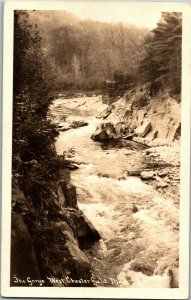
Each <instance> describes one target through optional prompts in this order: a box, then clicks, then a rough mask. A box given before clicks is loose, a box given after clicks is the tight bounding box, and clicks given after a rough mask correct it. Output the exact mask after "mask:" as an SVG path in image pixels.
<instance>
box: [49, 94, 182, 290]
mask: <svg viewBox="0 0 191 300" xmlns="http://www.w3.org/2000/svg"><path fill="white" fill-rule="evenodd" d="M79 101H81V100H80V99H79ZM72 102H73V104H74V102H75V103H78V99H75V100H73V99H70V102H69V100H65V99H58V100H56V101H55V103H54V105H53V106H52V108H51V110H52V112H53V114H54V116H56V117H57V118H58V119H59V120H61V119H62V118H61V117H63V115H64V114H65V116H66V117H67V116H68V117H69V118H71V119H72V120H74V119H83V120H85V121H86V122H88V124H89V125H88V126H85V127H80V128H77V129H70V130H68V131H65V132H60V135H59V137H58V139H57V143H56V149H57V152H58V154H62V153H63V151H68V150H69V151H70V150H71V148H73V150H74V152H73V157H72V160H74V161H76V162H78V163H80V164H79V166H80V168H79V169H78V170H75V171H72V172H71V178H72V182H73V184H74V185H75V186H76V187H77V194H78V203H79V207H80V209H81V210H82V211H84V213H85V215H86V216H87V217H88V218H89V219H90V220H91V222H92V223H93V225H94V226H95V228H96V229H97V230H98V231H99V233H100V235H101V237H102V239H101V241H100V242H99V243H97V244H95V245H94V246H93V247H92V249H87V250H85V251H86V254H87V256H88V257H89V259H90V261H91V266H92V270H93V273H94V276H95V278H96V279H97V285H98V286H110V287H112V286H117V287H169V275H168V268H169V267H172V266H173V265H176V264H177V260H178V234H177V231H176V228H175V224H177V221H178V209H177V208H176V207H175V206H174V204H173V202H172V201H171V200H170V199H165V198H163V197H162V196H161V195H159V194H158V193H157V191H155V190H154V188H153V187H152V186H150V185H147V184H145V183H144V182H143V181H142V180H141V179H140V178H139V177H135V176H133V177H132V176H129V177H127V176H124V174H125V172H126V171H127V170H128V168H129V165H130V164H131V166H132V165H134V164H135V165H139V164H140V163H141V155H140V152H141V151H138V150H132V148H127V147H122V148H120V149H119V148H118V147H115V146H112V147H105V148H103V147H101V145H100V143H98V142H94V141H92V140H91V138H90V137H91V135H92V133H93V132H94V131H95V129H96V127H97V125H98V124H99V123H100V122H102V120H101V119H99V118H96V116H95V114H93V113H90V111H89V110H84V111H82V110H80V108H79V110H78V109H74V107H73V106H72ZM78 106H79V105H78ZM76 107H77V106H76ZM104 149H105V150H104ZM70 152H71V151H70Z"/></svg>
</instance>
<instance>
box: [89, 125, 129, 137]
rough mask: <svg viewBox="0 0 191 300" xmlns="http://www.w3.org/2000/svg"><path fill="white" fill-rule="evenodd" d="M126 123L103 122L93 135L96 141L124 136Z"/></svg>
mask: <svg viewBox="0 0 191 300" xmlns="http://www.w3.org/2000/svg"><path fill="white" fill-rule="evenodd" d="M123 131H124V125H123V123H122V122H118V123H116V124H113V123H112V122H106V123H102V124H101V125H100V126H98V127H97V129H96V132H95V133H94V134H93V135H92V136H91V138H92V139H93V140H95V141H101V140H109V139H118V138H120V137H121V136H122V134H123Z"/></svg>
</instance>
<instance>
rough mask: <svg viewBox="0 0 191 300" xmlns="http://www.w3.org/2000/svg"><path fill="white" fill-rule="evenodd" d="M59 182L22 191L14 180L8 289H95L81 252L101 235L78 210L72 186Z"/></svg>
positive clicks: (67, 180) (68, 181) (34, 185)
mask: <svg viewBox="0 0 191 300" xmlns="http://www.w3.org/2000/svg"><path fill="white" fill-rule="evenodd" d="M64 178H65V179H61V180H59V181H52V182H49V183H48V182H44V183H43V182H38V184H37V182H36V183H35V182H32V181H30V182H28V187H27V188H25V189H23V190H24V192H23V191H22V190H21V188H20V187H19V182H18V180H17V179H15V178H14V179H13V186H12V191H13V192H12V226H11V233H12V239H11V279H10V283H11V286H93V285H94V284H93V282H92V281H91V280H90V278H91V267H90V262H89V260H88V258H87V257H86V255H85V254H84V252H83V249H84V248H88V247H89V246H91V244H92V243H94V242H96V241H98V240H99V239H100V236H99V233H98V232H97V230H96V229H95V228H94V227H93V225H92V224H91V222H90V221H89V220H88V219H87V218H86V216H85V215H84V214H83V213H82V211H80V210H79V208H78V204H77V196H76V188H75V186H73V185H71V183H70V179H69V177H68V178H67V177H66V176H64ZM29 186H30V188H29ZM29 190H30V191H29ZM35 190H36V192H35ZM37 194H38V197H37ZM35 201H36V202H35ZM32 280H33V282H32Z"/></svg>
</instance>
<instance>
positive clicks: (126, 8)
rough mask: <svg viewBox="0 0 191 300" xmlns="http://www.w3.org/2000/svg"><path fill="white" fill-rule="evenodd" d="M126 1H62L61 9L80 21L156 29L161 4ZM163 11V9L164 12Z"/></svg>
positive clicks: (161, 7)
mask: <svg viewBox="0 0 191 300" xmlns="http://www.w3.org/2000/svg"><path fill="white" fill-rule="evenodd" d="M159 4H160V5H158V3H154V4H150V3H140V2H136V3H135V2H134V3H132V2H131V3H128V2H127V1H116V0H115V1H93V0H92V1H63V9H64V10H67V11H69V12H72V13H74V14H76V15H77V16H79V17H80V18H82V19H93V20H97V21H104V22H126V23H129V24H134V25H136V26H138V27H148V28H154V27H156V24H157V22H158V21H159V19H160V15H161V9H163V4H161V2H160V3H159ZM164 10H165V9H163V11H164Z"/></svg>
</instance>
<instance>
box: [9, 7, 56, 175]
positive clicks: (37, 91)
mask: <svg viewBox="0 0 191 300" xmlns="http://www.w3.org/2000/svg"><path fill="white" fill-rule="evenodd" d="M51 74H52V71H51V66H50V64H49V63H48V60H47V58H46V57H45V54H44V53H43V50H42V47H41V38H40V36H39V32H38V28H37V26H36V25H34V24H31V23H30V21H29V13H28V12H26V11H15V15H14V72H13V172H18V170H19V167H21V165H22V163H23V162H27V161H30V160H32V159H35V160H37V161H38V160H41V161H42V160H48V156H49V158H50V156H51V154H52V144H53V142H54V139H55V136H56V135H57V133H56V130H55V128H54V126H53V125H52V124H51V123H50V122H49V121H47V120H46V114H47V110H48V106H49V104H50V103H51V101H52V97H51V96H50V93H51V91H52V86H53V80H54V79H53V77H52V75H51ZM49 160H50V159H49ZM47 168H48V166H47ZM20 171H21V170H20ZM46 171H47V170H46Z"/></svg>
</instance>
